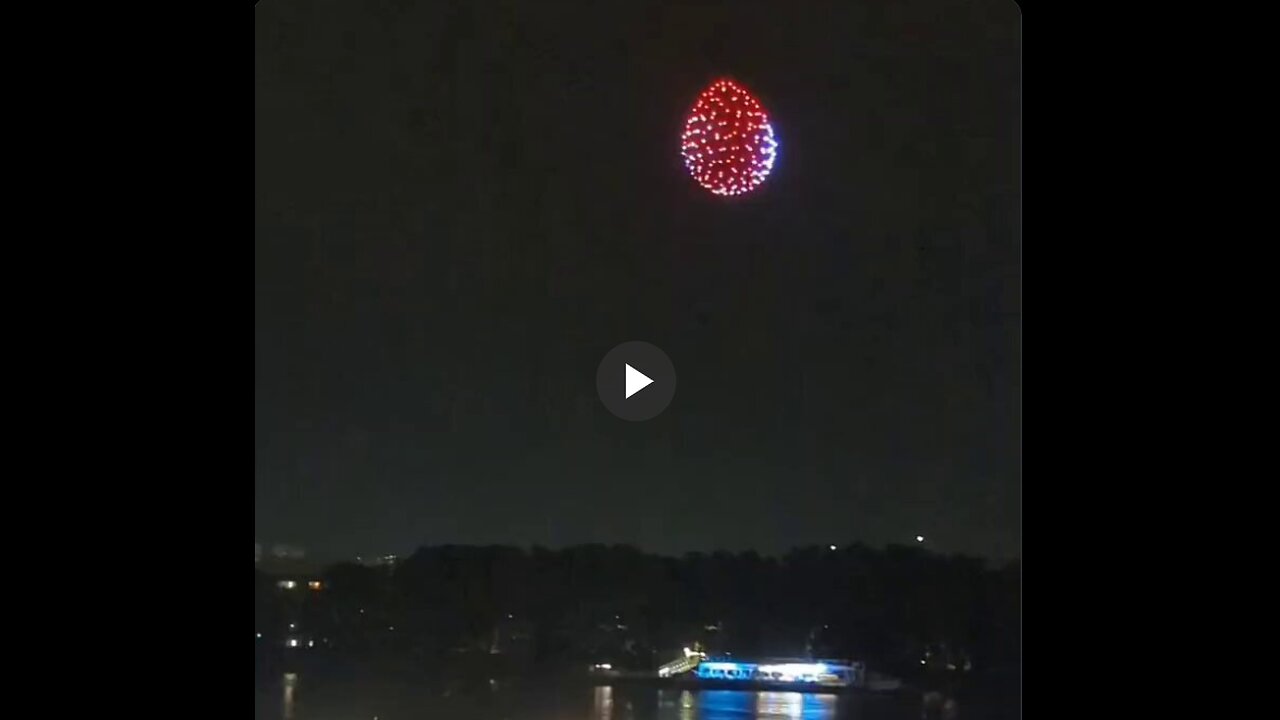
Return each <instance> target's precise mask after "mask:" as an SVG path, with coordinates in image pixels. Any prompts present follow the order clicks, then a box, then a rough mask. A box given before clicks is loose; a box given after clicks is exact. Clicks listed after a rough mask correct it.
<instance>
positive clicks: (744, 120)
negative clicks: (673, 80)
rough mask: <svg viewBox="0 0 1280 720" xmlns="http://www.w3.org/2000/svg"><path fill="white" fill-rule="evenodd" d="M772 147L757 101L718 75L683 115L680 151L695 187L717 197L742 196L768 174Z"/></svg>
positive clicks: (774, 143) (773, 153) (770, 131)
mask: <svg viewBox="0 0 1280 720" xmlns="http://www.w3.org/2000/svg"><path fill="white" fill-rule="evenodd" d="M777 145H778V143H777V141H776V140H775V139H774V137H773V127H772V125H770V124H769V116H768V114H767V113H766V112H765V109H764V106H763V105H761V104H760V101H759V100H757V99H756V98H755V96H753V95H752V94H751V93H750V92H748V91H747V90H746V88H744V87H742V86H741V85H739V84H738V83H736V82H734V81H732V80H727V79H721V80H717V81H715V82H713V83H711V86H710V87H708V88H707V89H706V90H703V91H702V94H700V95H699V96H698V100H697V102H695V103H694V105H693V109H692V110H690V111H689V116H688V117H687V118H685V123H684V132H683V134H682V135H681V141H680V152H681V154H682V155H683V156H684V165H685V167H686V168H688V169H689V174H690V175H692V176H693V179H694V180H697V181H698V184H699V185H701V186H702V187H704V188H706V189H708V190H710V191H711V192H713V193H715V194H717V195H741V194H742V193H745V192H750V191H751V190H754V189H755V188H756V187H758V186H759V185H760V183H762V182H764V180H765V178H766V177H768V176H769V172H770V171H771V170H772V169H773V161H774V160H775V159H776V158H777Z"/></svg>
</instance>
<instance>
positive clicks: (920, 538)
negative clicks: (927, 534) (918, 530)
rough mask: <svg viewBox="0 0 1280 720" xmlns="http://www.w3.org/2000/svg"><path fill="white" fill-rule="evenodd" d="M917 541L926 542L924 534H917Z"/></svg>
mask: <svg viewBox="0 0 1280 720" xmlns="http://www.w3.org/2000/svg"><path fill="white" fill-rule="evenodd" d="M916 542H924V536H923V535H917V536H916Z"/></svg>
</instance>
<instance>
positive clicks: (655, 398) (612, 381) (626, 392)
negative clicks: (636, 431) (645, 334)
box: [596, 340, 676, 422]
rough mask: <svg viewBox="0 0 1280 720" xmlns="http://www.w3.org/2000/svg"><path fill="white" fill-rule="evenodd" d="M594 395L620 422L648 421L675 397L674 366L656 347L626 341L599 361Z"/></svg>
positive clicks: (646, 343)
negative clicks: (621, 420)
mask: <svg viewBox="0 0 1280 720" xmlns="http://www.w3.org/2000/svg"><path fill="white" fill-rule="evenodd" d="M596 393H597V394H598V395H599V396H600V402H601V403H603V404H604V406H605V408H606V409H607V410H608V411H609V412H611V413H613V414H614V415H615V416H617V417H619V418H621V419H623V420H629V421H631V422H642V421H644V420H651V419H653V418H655V417H657V416H658V415H661V414H662V411H663V410H666V409H667V406H668V405H670V404H671V401H672V399H674V398H675V395H676V370H675V366H674V365H672V364H671V358H669V357H667V354H666V353H665V352H663V351H662V348H659V347H658V346H657V345H654V344H653V343H649V342H645V341H643V340H629V341H627V342H624V343H621V344H619V345H617V346H615V347H614V348H613V349H612V350H610V351H609V352H607V353H605V356H604V358H603V359H602V360H600V365H599V366H598V367H597V368H596Z"/></svg>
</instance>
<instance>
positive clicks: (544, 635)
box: [255, 544, 1021, 675]
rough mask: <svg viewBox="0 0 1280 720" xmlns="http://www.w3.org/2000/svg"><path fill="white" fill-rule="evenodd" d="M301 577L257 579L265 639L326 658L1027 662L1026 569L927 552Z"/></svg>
mask: <svg viewBox="0 0 1280 720" xmlns="http://www.w3.org/2000/svg"><path fill="white" fill-rule="evenodd" d="M296 579H297V581H298V584H297V585H296V586H295V587H294V588H293V589H285V588H281V587H280V586H279V584H278V583H279V578H278V577H275V576H269V575H267V574H265V573H263V572H261V571H258V572H257V578H256V617H255V622H256V624H257V626H258V628H257V629H258V632H259V633H260V634H261V641H262V642H266V643H269V644H270V645H272V646H279V645H280V644H282V643H287V638H289V637H299V638H303V642H302V643H301V644H302V646H306V645H307V644H310V643H315V644H316V646H317V647H321V648H324V649H326V650H329V651H337V652H347V653H373V652H399V653H410V654H413V655H416V656H418V657H421V658H424V659H429V658H448V657H458V656H461V655H490V656H502V657H507V658H514V659H516V660H517V661H519V662H526V663H528V664H529V666H530V667H541V668H550V667H561V666H566V665H571V664H582V663H592V662H609V663H610V664H612V665H614V666H615V667H619V668H621V667H634V668H637V669H649V670H652V669H653V668H655V667H657V665H658V664H660V663H662V662H666V661H668V660H671V659H673V658H674V657H676V656H678V655H679V653H680V652H681V651H682V648H683V647H688V646H691V645H694V644H698V645H699V646H700V647H702V648H703V649H705V650H707V651H708V652H711V653H716V654H719V653H732V654H734V655H739V656H807V657H828V658H849V659H855V660H861V661H863V662H866V663H867V664H868V666H869V667H871V668H872V669H881V670H882V671H885V672H893V673H895V674H899V675H912V674H918V673H921V672H929V671H932V670H935V669H937V670H938V671H939V672H941V671H945V670H952V671H957V672H959V671H963V670H964V668H973V669H975V670H979V671H981V670H991V669H998V668H1004V669H1010V668H1016V667H1017V665H1018V664H1019V662H1020V644H1021V635H1020V628H1021V620H1020V598H1021V563H1020V562H1018V561H1015V562H1012V563H1009V564H1006V565H1003V566H1000V567H990V566H989V565H988V563H986V562H985V561H983V560H981V559H977V558H972V557H966V556H959V555H951V556H947V555H940V554H937V553H932V552H929V551H927V550H924V549H923V548H919V547H908V546H896V545H891V546H889V547H887V548H884V549H877V548H871V547H867V546H863V545H856V544H855V545H850V546H844V547H839V548H837V549H836V550H831V549H830V548H829V547H827V546H815V547H802V548H796V549H793V550H791V551H790V552H788V553H786V554H785V555H783V556H781V557H764V556H761V555H759V554H757V553H755V552H742V553H728V552H715V553H710V554H703V553H689V554H686V555H684V556H682V557H664V556H659V555H653V554H648V553H645V552H642V551H640V550H638V549H636V548H633V547H628V546H604V545H586V546H577V547H570V548H565V549H560V550H549V549H546V548H540V547H534V548H531V549H523V548H517V547H508V546H483V547H481V546H458V545H447V546H436V547H423V548H421V549H419V550H418V551H417V552H415V553H414V554H413V555H412V556H410V557H408V558H406V559H404V560H403V561H401V562H400V563H398V564H396V565H395V566H393V567H367V566H363V565H358V564H354V563H341V564H337V565H333V566H331V567H329V568H328V569H327V570H325V571H324V572H323V573H322V574H321V575H320V577H319V578H318V579H319V580H320V581H321V582H322V586H321V589H320V590H316V591H313V590H311V589H310V588H309V587H308V585H307V581H308V580H310V579H312V578H310V577H304V576H297V577H296ZM922 661H923V662H922Z"/></svg>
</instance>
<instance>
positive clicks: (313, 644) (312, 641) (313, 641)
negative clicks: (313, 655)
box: [307, 640, 316, 647]
mask: <svg viewBox="0 0 1280 720" xmlns="http://www.w3.org/2000/svg"><path fill="white" fill-rule="evenodd" d="M315 646H316V641H315V640H308V641H307V647H315Z"/></svg>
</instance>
